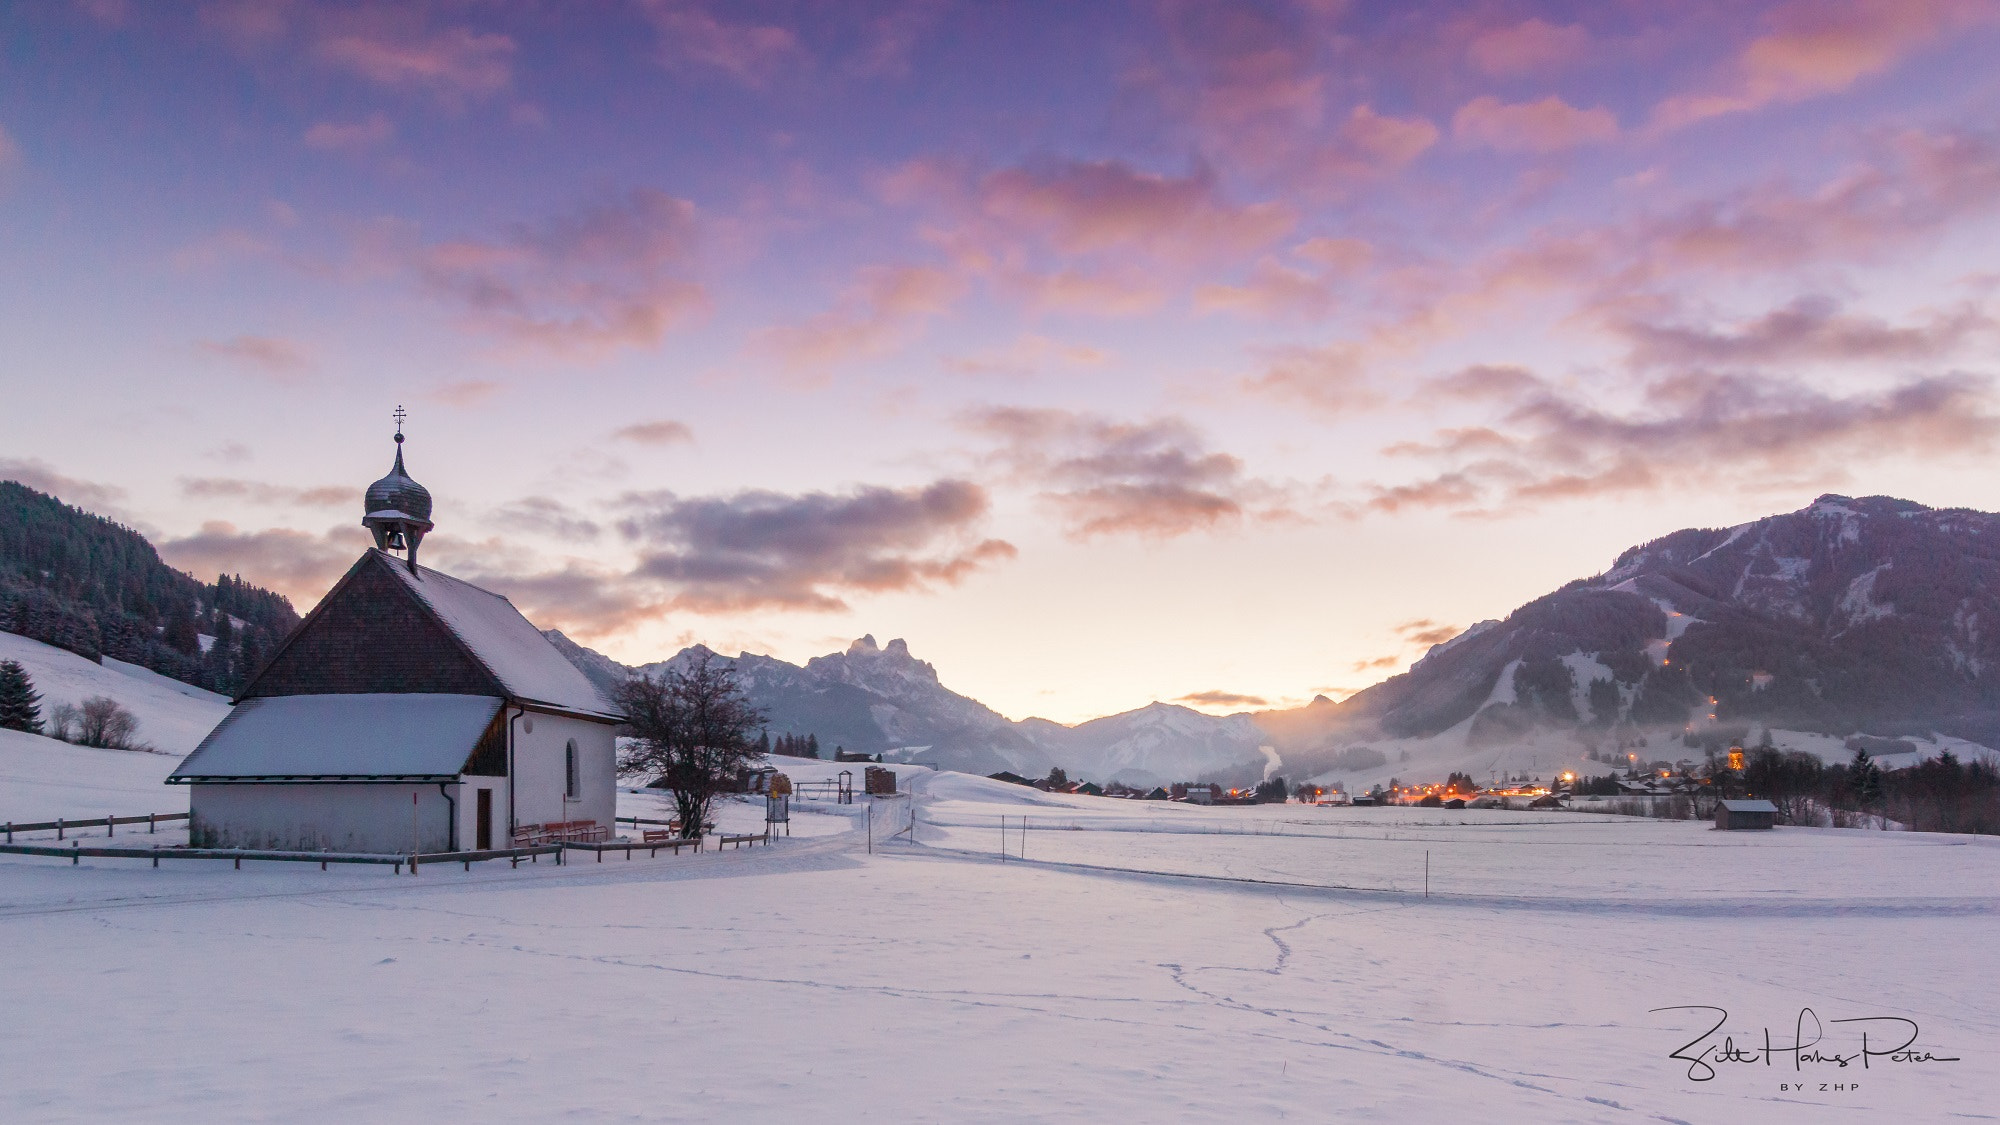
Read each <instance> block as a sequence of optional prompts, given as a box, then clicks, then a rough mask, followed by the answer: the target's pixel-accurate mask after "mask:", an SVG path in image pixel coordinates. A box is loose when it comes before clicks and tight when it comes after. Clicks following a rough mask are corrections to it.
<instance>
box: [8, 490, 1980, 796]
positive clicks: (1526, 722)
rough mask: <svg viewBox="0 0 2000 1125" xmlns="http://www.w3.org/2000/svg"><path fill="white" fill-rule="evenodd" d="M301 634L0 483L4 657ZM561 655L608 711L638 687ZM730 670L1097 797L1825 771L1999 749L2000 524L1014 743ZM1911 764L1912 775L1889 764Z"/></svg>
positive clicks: (817, 725) (858, 683)
mask: <svg viewBox="0 0 2000 1125" xmlns="http://www.w3.org/2000/svg"><path fill="white" fill-rule="evenodd" d="M297 621H298V617H297V615H296V614H294V613H293V611H292V608H291V606H290V605H289V604H288V603H287V602H285V600H284V599H283V598H281V597H279V596H278V595H276V594H273V593H270V592H268V591H265V590H261V589H258V588H257V587H255V586H253V585H251V584H250V583H247V582H244V581H243V580H242V579H240V578H236V577H233V576H224V577H221V578H219V579H218V580H217V581H216V582H215V583H212V584H204V583H202V582H200V581H198V580H196V579H194V578H192V577H190V576H188V575H185V574H182V573H180V572H178V571H174V570H172V569H171V568H169V567H167V566H166V565H165V564H164V563H162V562H161V561H160V559H159V556H158V555H157V553H156V552H154V550H153V548H152V546H151V545H150V544H149V543H147V542H146V541H145V539H144V538H143V537H142V536H141V535H140V534H139V533H138V532H136V531H133V530H132V529H130V528H125V527H121V526H119V525H116V524H113V523H111V522H110V521H107V520H104V519H102V518H101V517H98V516H94V515H91V514H90V513H88V512H85V511H83V510H81V509H78V508H74V507H70V506H68V505H65V504H63V503H62V502H61V501H59V500H57V499H56V498H55V497H52V496H48V495H45V494H42V493H39V492H35V491H33V490H31V489H28V488H25V487H23V486H21V485H19V484H17V483H12V482H0V630H5V631H8V632H14V633H19V634H22V635H25V636H29V637H34V638H36V639H39V640H43V641H46V642H47V643H50V644H53V645H56V646H59V647H64V648H68V649H70V650H71V651H74V652H77V653H80V654H82V655H83V656H85V657H86V658H88V659H92V660H95V659H98V658H99V657H100V656H115V657H118V658H119V659H121V660H123V661H125V662H126V663H129V664H135V665H140V666H143V667H145V668H149V669H152V670H154V671H157V672H160V673H163V674H165V675H167V676H171V677H174V678H176V679H179V680H182V681H185V682H188V683H192V684H198V685H201V686H205V687H209V688H212V689H215V690H219V691H223V692H227V691H229V690H231V689H232V688H233V686H234V685H235V684H236V683H237V682H240V679H241V677H242V676H243V675H245V674H246V673H247V672H248V671H250V670H252V669H254V667H255V666H256V664H257V663H258V662H259V660H260V659H261V654H262V653H264V652H269V651H271V649H272V648H273V647H274V646H275V644H276V643H277V641H278V640H279V639H281V638H282V637H283V635H284V634H285V632H286V631H287V630H289V629H290V628H291V627H293V626H294V625H295V624H296V622H297ZM549 636H550V637H551V638H552V639H553V640H554V641H555V642H556V643H557V645H558V646H559V647H561V648H562V650H563V651H564V652H565V653H566V654H567V655H568V656H569V658H570V659H571V660H572V662H574V663H575V664H576V665H577V666H578V667H579V668H581V669H582V670H583V671H584V672H585V673H586V674H587V675H589V676H590V677H591V678H592V679H594V680H596V681H597V682H598V683H600V684H602V685H604V686H606V687H612V686H615V685H616V684H618V683H619V682H622V681H623V680H624V679H626V678H627V677H629V676H631V675H633V674H635V673H637V674H656V673H658V672H659V671H661V670H662V669H663V668H666V667H669V666H672V665H674V664H676V663H678V662H685V661H687V660H689V659H692V658H693V657H694V656H695V655H697V654H699V653H702V652H705V651H707V650H706V649H702V648H700V647H698V646H697V647H696V648H691V649H687V650H684V651H682V652H680V653H677V654H675V655H674V656H672V657H671V658H669V659H668V660H665V661H661V662H658V663H653V664H647V665H642V666H640V667H637V668H632V667H627V666H626V665H623V664H620V663H618V662H616V661H613V660H611V659H609V658H608V657H605V656H603V655H602V654H600V653H597V652H594V651H592V650H590V649H588V648H585V647H583V646H580V645H577V644H575V643H573V642H571V641H570V640H569V639H568V638H567V637H564V636H563V635H562V634H560V633H557V632H553V631H552V632H550V633H549ZM722 659H724V662H725V663H727V664H729V665H731V666H733V667H734V668H735V669H736V671H737V673H738V674H739V676H740V677H741V680H742V682H743V684H744V686H745V687H746V689H747V690H748V692H749V694H750V697H751V699H752V701H753V702H754V703H755V704H756V705H757V706H758V707H760V708H762V709H763V710H764V712H765V713H766V715H767V716H768V731H769V733H770V734H771V735H772V736H773V737H774V738H775V737H776V736H778V735H780V734H794V735H806V734H813V735H816V736H817V737H818V739H819V741H820V744H821V745H822V747H824V748H826V749H827V750H829V751H830V750H831V749H832V748H834V747H836V746H838V747H842V748H845V749H848V750H853V751H858V752H862V753H868V754H881V755H883V756H884V757H886V758H888V759H891V760H898V761H908V762H916V763H924V764H930V765H934V766H937V767H940V768H944V769H955V770H964V771H968V772H976V773H992V772H997V771H1000V770H1009V771H1012V772H1014V773H1017V774H1022V775H1025V776H1041V775H1044V774H1046V773H1047V772H1048V771H1049V770H1050V769H1051V768H1053V767H1058V766H1059V767H1061V768H1063V769H1064V770H1065V771H1067V772H1068V773H1069V774H1070V775H1071V776H1073V777H1078V778H1087V779H1090V780H1095V781H1099V782H1109V781H1123V782H1126V783H1128V784H1132V785H1140V786H1151V785H1158V784H1166V783H1171V782H1175V781H1183V780H1188V781H1211V780H1212V781H1222V782H1226V783H1230V784H1240V783H1247V782H1250V781H1255V780H1258V779H1261V778H1264V777H1267V776H1270V775H1271V774H1273V773H1278V772H1282V773H1283V774H1284V775H1285V776H1287V777H1289V778H1292V779H1295V780H1296V779H1302V778H1334V779H1340V780H1344V781H1348V782H1361V783H1364V784H1365V783H1370V782H1373V781H1376V780H1385V779H1387V778H1388V777H1389V776H1391V775H1392V774H1394V773H1396V772H1401V773H1403V774H1404V776H1408V777H1413V778H1414V777H1420V776H1430V775H1432V774H1435V775H1437V776H1439V777H1441V776H1443V773H1444V771H1445V770H1446V769H1461V770H1466V771H1469V772H1472V773H1473V774H1474V775H1475V776H1483V775H1485V774H1488V773H1499V772H1503V771H1505V772H1510V773H1511V772H1522V771H1542V772H1548V771H1551V770H1553V769H1556V768H1573V767H1580V768H1585V769H1588V768H1591V767H1590V766H1589V765H1588V764H1587V763H1589V762H1593V761H1594V762H1597V763H1599V765H1600V766H1606V765H1608V763H1609V761H1610V760H1611V758H1612V757H1613V754H1612V752H1613V751H1617V752H1618V757H1619V758H1621V759H1626V758H1628V757H1638V756H1639V754H1638V751H1639V750H1640V749H1641V748H1643V749H1644V751H1645V753H1644V757H1645V758H1647V759H1659V758H1664V759H1667V760H1669V761H1671V760H1674V759H1676V758H1680V757H1689V756H1692V757H1699V756H1700V753H1701V751H1702V750H1703V749H1705V748H1706V749H1715V748H1718V747H1724V746H1727V745H1728V744H1730V743H1732V742H1738V741H1742V742H1748V741H1749V740H1750V739H1752V738H1755V737H1763V736H1765V735H1769V734H1774V733H1775V734H1776V735H1779V736H1781V737H1780V738H1779V744H1780V745H1786V744H1787V743H1786V742H1785V739H1786V738H1789V739H1791V743H1790V745H1792V746H1793V747H1794V748H1803V749H1808V750H1812V751H1814V752H1817V753H1820V754H1822V755H1823V756H1831V755H1834V754H1839V753H1844V750H1845V747H1846V745H1847V744H1848V743H1849V741H1850V740H1851V739H1852V738H1854V737H1856V736H1865V737H1868V738H1872V739H1874V740H1875V741H1874V742H1872V743H1870V745H1871V746H1882V747H1885V748H1887V749H1888V752H1889V753H1891V754H1892V755H1893V754H1895V753H1922V752H1924V750H1923V747H1925V746H1928V747H1931V748H1934V749H1937V748H1944V747H1946V746H1950V747H1952V748H1954V749H1958V750H1961V751H1962V752H1971V753H1978V752H1981V751H1983V750H1984V748H1985V747H1994V746H2000V516H1996V515H1993V514H1989V513H1985V512H1978V511H1971V510H1967V509H1933V508H1927V507H1925V506H1923V505H1921V504H1916V503H1912V502H1910V501H1907V500H1898V499H1893V498H1890V497H1885V496H1871V497H1864V498H1859V499H1855V498H1850V497H1845V496H1833V495H1828V496H1822V497H1820V498H1819V499H1818V500H1815V501H1814V502H1813V503H1812V504H1810V505H1807V506H1806V507H1804V508H1802V509H1800V510H1798V511H1796V512H1789V513H1785V514H1781V515H1775V516H1770V517H1767V518H1764V519H1760V520H1755V521H1752V522H1750V523H1745V524H1740V525H1737V526H1734V527H1722V528H1691V529H1686V530H1682V531H1676V532H1674V533H1672V534H1670V535H1665V536H1662V537H1661V538H1658V539H1655V540H1653V541H1651V542H1648V543H1645V544H1642V545H1640V546H1637V547H1633V548H1631V549H1630V550H1627V551H1625V552H1624V553H1623V554H1621V555H1619V556H1618V557H1617V558H1616V559H1615V560H1613V561H1612V563H1611V565H1610V567H1609V568H1608V569H1606V570H1605V571H1603V572H1602V573H1600V574H1597V575H1595V576H1593V577H1588V578H1579V579H1577V580H1575V581H1573V582H1570V583H1568V584H1566V585H1564V586H1562V587H1561V588H1560V589H1557V590H1555V591H1554V592H1552V593H1550V594H1547V595H1545V596H1543V597H1540V598H1536V599H1535V600H1533V601H1530V602H1528V603H1527V604H1526V605H1523V606H1521V607H1520V608H1518V609H1516V610H1514V611H1513V612H1512V613H1510V614H1508V615H1507V616H1506V617H1504V618H1499V619H1495V620H1490V621H1482V622H1479V623H1478V624H1476V625H1473V626H1472V627H1471V628H1468V629H1466V630H1464V631H1463V632H1461V633H1459V634H1458V635H1457V636H1455V637H1452V638H1451V639H1450V640H1447V641H1445V642H1443V643H1441V644H1438V645H1435V646H1433V647H1432V648H1431V649H1430V650H1429V652H1428V653H1427V654H1426V655H1425V656H1424V657H1423V658H1422V659H1421V660H1418V661H1417V662H1416V663H1415V664H1413V665H1412V666H1411V667H1410V668H1409V670H1408V671H1406V672H1404V673H1402V674H1400V675H1396V676H1392V677H1390V678H1388V679H1387V680H1384V681H1383V682H1381V683H1379V684H1376V685H1375V686H1373V687H1370V688H1368V689H1366V690H1364V691H1362V692H1359V693H1358V694H1356V695H1353V696H1351V697H1349V698H1347V699H1345V700H1342V701H1339V702H1334V701H1331V700H1327V699H1324V698H1321V699H1316V700H1314V701H1313V703H1311V704H1309V705H1307V706H1305V707H1299V708H1292V709H1285V710H1266V711H1259V712H1254V713H1253V712H1245V713H1239V714H1235V715H1228V716H1217V715H1209V714H1204V713H1202V712H1198V711H1194V710H1191V709H1189V708H1186V707H1180V706H1175V705H1171V704H1164V703H1153V704H1150V705H1148V706H1145V707H1141V708H1139V709H1137V710H1133V711H1127V712H1124V713H1122V714H1117V715H1110V716H1106V717H1104V718H1100V719H1093V720H1091V721H1089V722H1085V723H1079V724H1077V725H1074V726H1066V725H1064V724H1060V723H1055V722H1050V721H1048V720H1046V719H1038V718H1028V719H1022V720H1019V721H1015V720H1010V719H1008V718H1007V717H1006V716H1004V715H1001V714H999V713H998V712H996V711H994V710H993V709H991V708H989V707H987V706H985V705H984V704H982V703H980V702H978V701H977V700H975V699H971V698H968V697H967V696H965V695H962V694H959V693H958V692H955V691H952V690H951V689H950V688H947V687H946V686H945V685H944V683H943V682H942V680H941V679H940V677H939V675H938V671H937V669H936V668H935V667H933V666H932V665H931V664H929V663H928V662H926V661H923V660H920V659H918V658H917V657H916V656H915V655H913V654H912V653H911V652H910V650H909V646H908V645H907V644H905V643H904V642H903V641H901V640H892V641H890V642H889V643H888V644H887V645H878V644H877V643H876V641H875V639H874V638H873V637H862V638H861V639H859V640H857V641H855V642H854V643H853V644H851V645H849V646H848V647H847V649H846V650H845V651H842V652H835V653H829V654H827V655H825V656H818V657H814V658H813V659H811V660H808V661H806V662H805V663H804V664H803V665H798V664H792V663H788V662H786V661H783V660H779V659H776V658H774V657H770V656H760V655H756V654H752V653H742V654H739V655H737V656H735V657H729V658H722ZM1892 764H1908V763H1892Z"/></svg>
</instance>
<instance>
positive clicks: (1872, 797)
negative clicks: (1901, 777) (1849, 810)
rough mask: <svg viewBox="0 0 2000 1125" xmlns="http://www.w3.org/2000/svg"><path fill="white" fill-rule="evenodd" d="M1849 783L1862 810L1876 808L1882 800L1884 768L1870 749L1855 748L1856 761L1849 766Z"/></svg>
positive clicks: (1866, 810)
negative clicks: (1869, 753) (1869, 751)
mask: <svg viewBox="0 0 2000 1125" xmlns="http://www.w3.org/2000/svg"><path fill="white" fill-rule="evenodd" d="M1847 778H1848V780H1847V784H1848V787H1849V789H1850V791H1851V792H1853V794H1854V801H1855V803H1856V804H1858V805H1860V806H1861V811H1862V812H1868V811H1870V810H1872V809H1874V808H1875V807H1876V806H1877V805H1879V804H1881V802H1882V770H1881V768H1880V767H1878V766H1876V764H1875V760H1874V759H1873V758H1870V757H1869V756H1868V751H1867V750H1865V749H1863V748H1861V747H1859V746H1857V747H1855V748H1854V762H1853V764H1851V765H1849V766H1848V767H1847Z"/></svg>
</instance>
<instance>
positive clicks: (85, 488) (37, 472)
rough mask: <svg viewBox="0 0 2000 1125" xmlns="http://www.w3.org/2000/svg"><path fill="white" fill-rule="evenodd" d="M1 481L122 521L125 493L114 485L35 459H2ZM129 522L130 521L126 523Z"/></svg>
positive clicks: (0, 463)
mask: <svg viewBox="0 0 2000 1125" xmlns="http://www.w3.org/2000/svg"><path fill="white" fill-rule="evenodd" d="M0 480H11V481H13V482H15V483H16V484H23V485H26V486H28V487H29V488H32V489H34V490H35V491H37V492H45V493H47V494H49V495H50V496H54V497H55V498H57V499H59V500H61V501H63V502H64V503H67V504H74V505H76V506H77V507H80V508H88V509H90V510H91V511H93V512H95V513H97V514H98V515H109V516H113V517H114V518H119V513H120V511H121V509H120V508H119V507H118V505H119V504H120V503H121V502H122V501H123V500H124V498H125V490H124V489H122V488H119V487H118V486H117V485H113V484H99V483H97V482H96V481H88V480H80V479H78V478H76V477H72V476H65V475H63V474H62V473H60V472H57V471H56V468H55V466H53V465H50V464H49V463H48V462H46V461H42V460H39V459H36V458H32V457H30V458H27V459H20V458H14V457H0ZM127 522H130V521H127Z"/></svg>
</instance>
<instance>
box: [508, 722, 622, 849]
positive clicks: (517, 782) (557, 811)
mask: <svg viewBox="0 0 2000 1125" xmlns="http://www.w3.org/2000/svg"><path fill="white" fill-rule="evenodd" d="M510 714H511V712H510ZM528 717H529V718H532V719H533V720H534V730H533V731H528V730H525V729H524V728H525V727H526V725H527V719H526V718H523V719H516V720H514V738H515V742H514V819H515V821H516V822H517V823H519V824H547V823H549V822H551V821H558V820H562V819H564V813H565V811H567V813H568V819H570V820H594V821H596V822H597V823H599V824H601V825H604V826H605V827H606V828H611V829H613V830H614V834H616V832H615V830H616V825H615V823H614V818H615V817H616V816H617V814H618V769H617V750H616V747H615V745H614V739H613V738H612V734H611V732H612V729H613V728H612V727H610V726H609V725H607V724H605V723H593V722H589V721H587V720H584V719H572V718H569V717H567V716H562V715H536V714H531V715H530V716H528ZM571 739H575V740H576V749H577V774H578V776H577V783H578V784H577V796H576V798H575V799H573V800H571V801H569V802H568V804H567V806H566V807H565V805H564V802H563V790H564V766H563V751H564V748H565V747H566V746H567V745H568V743H569V741H570V740H571Z"/></svg>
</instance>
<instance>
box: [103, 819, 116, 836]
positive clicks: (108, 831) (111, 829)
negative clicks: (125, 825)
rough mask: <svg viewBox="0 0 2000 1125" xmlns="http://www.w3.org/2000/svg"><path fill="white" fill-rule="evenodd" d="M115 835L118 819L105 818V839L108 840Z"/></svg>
mask: <svg viewBox="0 0 2000 1125" xmlns="http://www.w3.org/2000/svg"><path fill="white" fill-rule="evenodd" d="M116 835H118V818H117V817H115V816H107V817H105V818H104V836H105V839H110V838H111V837H113V836H116Z"/></svg>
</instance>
